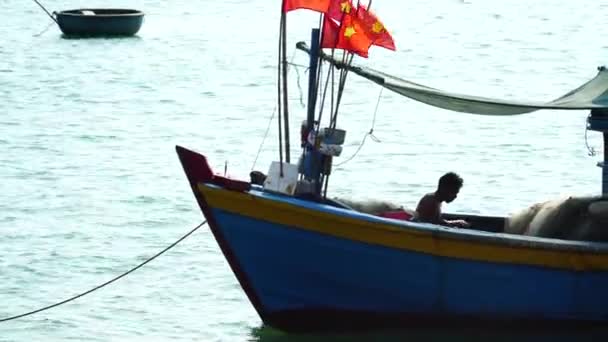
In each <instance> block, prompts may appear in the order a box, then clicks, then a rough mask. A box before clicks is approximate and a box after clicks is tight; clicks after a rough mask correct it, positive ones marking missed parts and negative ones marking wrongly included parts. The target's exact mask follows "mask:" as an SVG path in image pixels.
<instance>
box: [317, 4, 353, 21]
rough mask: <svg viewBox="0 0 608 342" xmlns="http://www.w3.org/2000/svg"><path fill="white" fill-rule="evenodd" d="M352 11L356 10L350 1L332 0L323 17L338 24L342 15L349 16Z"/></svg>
mask: <svg viewBox="0 0 608 342" xmlns="http://www.w3.org/2000/svg"><path fill="white" fill-rule="evenodd" d="M354 10H356V9H355V8H353V3H352V1H351V0H332V1H331V3H330V4H329V9H328V10H327V13H326V14H325V15H326V16H328V17H330V18H332V19H334V20H337V21H338V22H339V21H342V16H343V15H345V14H350V13H351V11H354Z"/></svg>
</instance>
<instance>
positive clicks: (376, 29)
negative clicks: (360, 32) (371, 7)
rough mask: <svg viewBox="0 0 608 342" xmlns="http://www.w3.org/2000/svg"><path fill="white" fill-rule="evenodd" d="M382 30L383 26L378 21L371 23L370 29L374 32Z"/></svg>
mask: <svg viewBox="0 0 608 342" xmlns="http://www.w3.org/2000/svg"><path fill="white" fill-rule="evenodd" d="M382 30H384V26H383V25H382V24H381V23H380V22H379V21H376V22H375V23H374V25H372V31H373V32H374V33H380V32H382Z"/></svg>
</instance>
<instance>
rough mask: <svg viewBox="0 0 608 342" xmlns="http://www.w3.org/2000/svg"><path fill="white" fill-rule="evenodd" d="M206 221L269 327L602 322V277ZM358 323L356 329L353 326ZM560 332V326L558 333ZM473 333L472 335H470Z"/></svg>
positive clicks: (218, 214) (218, 213) (607, 280)
mask: <svg viewBox="0 0 608 342" xmlns="http://www.w3.org/2000/svg"><path fill="white" fill-rule="evenodd" d="M213 216H214V217H215V219H216V221H217V222H218V226H219V227H221V228H220V229H221V232H220V233H221V235H222V236H223V237H224V239H225V242H226V244H227V246H226V247H227V248H229V249H230V250H231V251H232V253H233V254H234V257H235V258H236V259H237V260H239V265H238V267H239V268H240V269H241V272H243V273H244V276H245V277H246V278H247V279H248V280H247V281H248V282H249V285H250V286H251V287H252V288H253V289H255V291H256V294H257V296H258V298H259V300H260V302H261V303H262V305H263V308H264V311H265V312H266V313H267V316H268V317H269V320H270V321H274V322H276V321H282V322H283V323H280V324H279V326H290V327H291V329H290V330H297V331H300V330H301V331H308V330H309V329H311V328H312V327H314V328H316V329H321V330H333V329H336V328H338V327H340V326H342V328H345V329H348V330H352V329H356V328H357V327H366V328H371V327H372V326H373V327H374V328H378V327H396V326H399V327H404V326H414V325H415V326H418V327H420V326H423V325H425V324H426V325H429V326H437V324H438V323H439V322H440V321H441V322H442V323H441V324H442V326H444V327H445V326H446V325H455V326H457V327H465V326H466V325H469V326H470V324H471V322H475V323H474V326H475V327H476V328H479V327H480V326H479V324H480V322H483V321H485V322H486V323H485V326H486V327H488V326H493V328H509V329H511V328H513V327H514V326H515V327H517V328H523V327H526V326H528V329H532V328H543V327H544V328H547V326H552V327H553V328H556V327H557V328H565V327H568V328H575V327H577V326H578V327H581V326H585V327H586V328H588V326H594V325H598V324H600V323H604V322H606V320H607V319H608V316H607V314H606V310H607V309H606V308H607V307H608V296H603V297H600V298H598V296H597V294H598V293H604V292H606V291H605V289H606V288H608V287H607V286H608V275H607V274H606V273H603V272H602V273H595V274H593V273H585V274H577V273H574V272H571V271H563V270H548V269H542V268H538V267H530V266H522V265H508V264H503V265H497V264H494V263H484V262H472V261H465V260H457V259H452V258H445V257H436V256H432V255H427V254H422V253H412V252H406V251H399V250H395V249H389V248H385V247H378V246H373V245H368V244H365V243H360V242H353V241H348V240H344V239H338V238H334V237H331V236H324V235H321V234H317V233H312V232H306V231H300V230H296V229H292V228H290V227H287V226H281V225H276V224H272V223H269V222H264V221H261V220H253V219H250V218H247V217H244V216H240V215H235V214H231V213H228V212H225V211H222V210H213ZM357 322H359V323H357ZM564 323H567V324H566V326H564ZM470 327H471V328H472V327H473V326H470Z"/></svg>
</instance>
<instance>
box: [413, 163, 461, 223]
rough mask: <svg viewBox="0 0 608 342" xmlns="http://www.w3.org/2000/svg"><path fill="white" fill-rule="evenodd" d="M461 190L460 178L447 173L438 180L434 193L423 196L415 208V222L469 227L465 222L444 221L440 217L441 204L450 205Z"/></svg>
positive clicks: (454, 174)
mask: <svg viewBox="0 0 608 342" xmlns="http://www.w3.org/2000/svg"><path fill="white" fill-rule="evenodd" d="M460 188H462V178H460V176H459V175H457V174H456V173H454V172H448V173H446V174H445V175H443V176H441V178H439V185H438V186H437V190H436V191H435V192H431V193H429V194H426V195H424V197H422V199H420V202H418V206H417V207H416V213H417V221H420V222H428V223H434V224H440V225H444V226H452V227H460V228H466V227H469V226H470V225H469V223H468V222H467V221H465V220H451V221H449V220H444V219H443V218H442V217H441V203H442V202H446V203H450V202H452V201H453V200H455V199H456V197H457V196H458V192H459V191H460Z"/></svg>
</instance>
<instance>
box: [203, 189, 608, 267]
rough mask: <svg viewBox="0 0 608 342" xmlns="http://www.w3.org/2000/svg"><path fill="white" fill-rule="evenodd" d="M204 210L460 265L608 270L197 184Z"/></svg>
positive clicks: (578, 256)
mask: <svg viewBox="0 0 608 342" xmlns="http://www.w3.org/2000/svg"><path fill="white" fill-rule="evenodd" d="M198 189H199V191H200V192H201V193H202V194H203V196H204V197H205V200H206V201H207V203H208V204H209V206H210V207H212V208H214V209H221V210H225V211H227V212H231V213H234V214H239V215H243V216H247V217H251V218H254V219H259V220H264V221H268V222H272V223H275V224H281V225H285V226H289V227H294V228H298V229H302V230H306V231H312V232H317V233H321V234H327V235H331V236H334V237H339V238H343V239H348V240H352V241H358V242H364V243H369V244H374V245H379V246H384V247H389V248H397V249H402V250H407V251H413V252H420V253H427V254H431V255H437V256H443V257H450V258H458V259H464V260H473V261H483V262H495V263H512V264H523V265H529V266H543V267H551V268H560V269H569V270H576V271H596V270H608V253H592V252H588V253H586V252H580V251H566V250H553V249H547V248H543V247H531V246H507V245H503V244H499V243H492V242H487V243H486V242H483V241H470V240H460V239H458V238H453V237H446V236H438V235H437V234H438V233H437V232H433V231H431V230H429V231H428V232H427V231H420V230H414V229H407V227H403V226H397V225H391V224H387V223H380V222H369V221H365V220H359V219H356V218H351V217H347V216H339V215H333V214H330V213H326V212H322V211H316V210H311V209H308V208H304V207H298V206H296V205H293V204H290V203H284V202H279V201H273V200H268V199H264V198H261V197H259V196H255V195H252V194H247V193H240V192H235V191H227V190H224V189H220V188H215V187H209V186H206V185H204V184H199V185H198Z"/></svg>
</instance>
